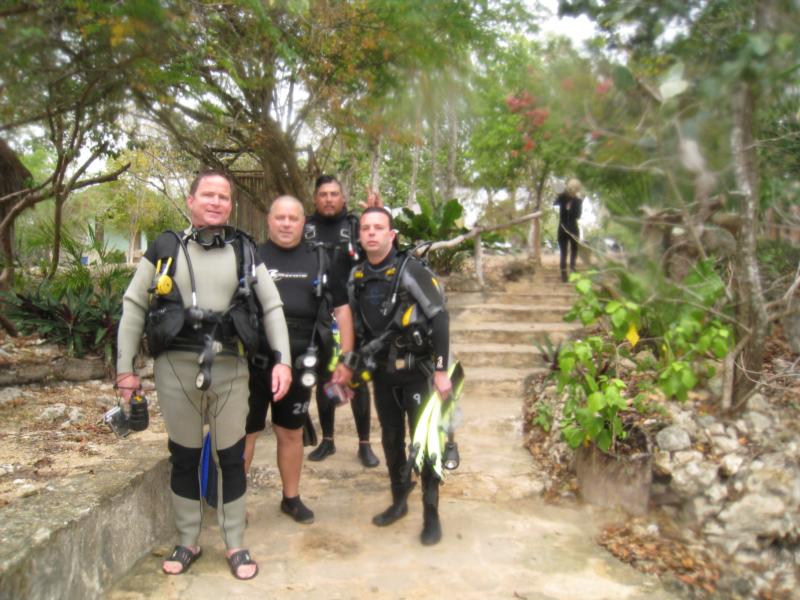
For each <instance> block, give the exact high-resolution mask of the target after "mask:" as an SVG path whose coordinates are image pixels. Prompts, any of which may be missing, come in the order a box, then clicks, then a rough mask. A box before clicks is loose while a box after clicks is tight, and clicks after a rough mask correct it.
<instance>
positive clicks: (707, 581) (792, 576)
mask: <svg viewBox="0 0 800 600" xmlns="http://www.w3.org/2000/svg"><path fill="white" fill-rule="evenodd" d="M799 363H800V359H798V357H797V355H794V354H793V353H792V351H791V349H790V347H789V344H788V342H787V340H786V339H785V338H784V337H783V336H782V334H781V332H780V331H776V332H775V335H774V336H773V337H772V338H771V340H770V342H769V347H768V351H767V361H766V365H765V369H766V371H767V376H766V378H765V381H766V382H767V385H764V386H762V387H761V388H760V389H759V392H758V393H756V394H754V395H753V396H752V397H751V398H750V400H749V402H748V405H747V407H746V408H745V409H744V410H743V411H741V412H740V413H739V414H737V415H736V416H734V417H725V416H722V415H719V414H717V410H716V398H717V397H718V394H719V391H720V389H721V381H719V380H718V379H711V380H709V381H708V382H707V383H706V385H705V388H704V389H698V390H696V391H695V392H694V393H692V394H690V398H689V400H688V401H687V402H686V403H684V404H680V403H677V402H668V401H666V400H664V399H663V398H660V397H658V396H654V397H653V398H652V404H651V408H652V413H651V414H649V415H647V416H646V417H645V418H643V419H641V420H640V423H641V424H642V425H643V426H644V427H645V428H646V429H647V430H648V432H649V433H650V437H651V438H652V440H653V451H654V452H653V456H654V460H653V467H652V469H653V483H652V486H651V497H650V511H649V513H648V514H647V516H645V517H639V518H635V519H629V520H626V521H625V522H621V523H619V524H613V525H609V526H607V527H606V528H605V529H604V531H603V532H602V533H601V535H600V536H599V537H598V543H600V544H601V545H603V546H604V547H606V548H607V549H608V550H609V551H610V552H611V553H612V554H614V555H615V556H617V557H618V558H619V559H620V560H622V561H624V562H627V563H629V564H631V565H633V566H634V567H636V568H637V569H640V570H642V571H644V572H647V573H656V574H659V575H661V576H662V577H663V578H665V579H670V580H672V581H673V582H678V584H679V585H680V586H681V587H683V590H684V592H685V593H686V594H687V595H689V596H691V597H698V598H706V597H713V598H731V597H737V598H753V597H755V598H763V599H770V598H798V597H800V592H798V591H797V588H798V582H799V581H800V579H799V577H800V543H799V541H800V445H799V442H800V437H798V433H800V420H798V417H800V367H799V366H798V364H799ZM630 375H632V373H629V376H630ZM527 396H528V400H527V409H526V410H527V413H528V415H527V418H526V419H525V420H526V422H527V423H528V424H529V427H528V433H527V445H528V447H529V449H530V451H531V453H532V455H533V457H534V460H535V461H536V463H537V465H538V466H539V468H540V471H541V472H542V473H543V474H544V475H543V478H544V490H545V491H544V495H545V497H546V498H548V499H550V500H551V501H553V502H556V503H560V504H564V503H569V502H573V501H575V500H576V498H577V497H578V483H577V478H576V474H575V468H574V454H575V453H574V452H573V451H572V450H571V449H569V448H568V447H567V446H566V444H565V443H564V442H563V441H561V439H560V436H559V435H558V433H557V432H556V431H551V432H549V433H548V432H545V431H543V430H542V429H541V428H540V427H538V426H536V425H535V424H534V423H535V420H536V417H537V414H538V412H539V408H538V407H539V406H540V404H541V403H544V404H547V405H548V406H550V407H551V410H552V411H553V412H554V413H555V414H556V415H557V414H558V410H559V407H560V406H561V405H562V403H563V399H561V398H559V394H558V393H557V389H556V387H555V384H554V382H553V381H552V380H551V379H549V378H547V377H546V376H539V377H536V378H532V379H531V380H530V381H529V385H528V389H527Z"/></svg>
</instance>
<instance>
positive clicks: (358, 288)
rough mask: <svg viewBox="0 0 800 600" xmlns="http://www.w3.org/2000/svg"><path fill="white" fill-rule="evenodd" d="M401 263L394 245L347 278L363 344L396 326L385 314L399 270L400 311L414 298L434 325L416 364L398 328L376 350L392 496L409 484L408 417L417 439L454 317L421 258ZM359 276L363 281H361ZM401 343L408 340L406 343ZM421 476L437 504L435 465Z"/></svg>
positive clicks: (426, 497) (444, 363) (444, 361)
mask: <svg viewBox="0 0 800 600" xmlns="http://www.w3.org/2000/svg"><path fill="white" fill-rule="evenodd" d="M399 262H400V261H399V260H398V256H397V252H396V251H395V250H392V251H391V252H390V253H389V255H388V256H387V257H386V258H385V259H384V260H383V261H382V262H381V263H380V264H378V265H371V264H369V263H368V262H365V263H364V264H363V265H362V266H360V267H358V268H357V269H354V270H353V272H351V274H350V279H349V282H348V289H349V294H350V305H351V308H352V310H353V318H354V320H355V321H356V322H357V323H358V325H359V327H358V328H359V329H360V337H359V346H360V347H361V348H363V346H364V344H366V343H368V342H370V341H372V340H374V339H376V338H379V337H381V336H382V335H383V334H384V333H385V332H386V331H387V330H390V331H391V330H392V328H393V325H392V321H393V316H394V315H396V314H397V311H396V310H391V311H389V312H388V314H384V313H385V312H386V311H383V310H382V308H383V307H384V306H385V302H386V301H387V299H388V298H389V297H390V294H391V290H392V284H393V281H394V277H397V276H398V275H399V276H401V277H402V279H401V282H400V285H399V288H398V290H399V293H398V302H397V304H398V307H397V310H399V311H404V310H405V309H406V308H407V307H408V306H410V305H411V304H412V303H415V304H417V306H418V307H419V309H420V310H421V311H422V313H423V314H424V315H425V317H426V321H427V323H428V325H429V327H430V333H427V332H426V333H425V334H424V337H425V342H426V343H425V344H424V345H423V347H421V348H419V349H418V350H416V351H415V352H414V360H413V363H414V366H413V367H412V368H406V366H407V365H408V364H409V363H410V361H408V360H407V354H408V352H407V351H406V350H403V351H397V350H396V348H397V346H398V344H397V341H396V340H397V338H398V337H401V336H402V335H403V333H401V332H400V331H399V330H397V331H396V335H395V332H392V333H391V334H390V335H389V336H388V338H387V339H386V343H385V344H383V346H382V349H381V351H379V352H378V353H377V354H376V355H375V359H376V363H377V368H376V369H375V371H374V373H373V384H374V390H375V409H376V410H377V411H378V420H379V421H380V424H381V442H382V444H383V451H384V454H385V457H386V466H387V468H388V470H389V478H390V480H391V484H392V494H393V497H397V496H401V495H402V489H403V488H404V487H405V486H406V485H408V482H406V481H404V480H403V477H404V473H403V471H404V467H405V464H406V444H405V432H406V421H407V422H408V429H409V431H410V437H411V438H412V439H413V437H414V428H415V426H416V422H417V414H418V412H419V410H420V408H421V406H422V403H423V402H424V400H425V399H426V398H427V397H428V396H429V394H430V392H431V389H432V384H433V371H434V370H441V371H446V370H447V367H448V355H449V317H448V314H447V310H446V309H445V306H444V296H443V294H442V292H441V290H440V288H439V286H438V284H437V282H436V279H435V277H434V276H433V274H432V273H431V272H430V271H429V270H428V269H427V268H426V267H425V266H424V265H423V264H422V263H421V262H419V261H418V260H416V259H413V258H411V259H409V260H408V263H407V264H406V266H405V268H404V269H401V268H400V265H399ZM392 269H394V272H392ZM357 271H360V274H358V273H357ZM400 271H402V274H400ZM356 280H360V281H361V283H356ZM400 314H402V312H401V313H400ZM426 329H427V328H426ZM401 345H405V344H403V343H402V342H401ZM393 347H394V348H395V349H394V350H393V349H392V348H393ZM421 477H422V486H423V503H424V504H426V505H432V506H436V505H437V504H438V493H439V492H438V489H439V481H438V479H437V478H436V476H435V475H434V473H433V471H432V469H431V468H430V466H428V465H425V467H424V468H423V470H422V473H421Z"/></svg>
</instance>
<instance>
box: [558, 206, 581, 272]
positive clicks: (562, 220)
mask: <svg viewBox="0 0 800 600" xmlns="http://www.w3.org/2000/svg"><path fill="white" fill-rule="evenodd" d="M582 204H583V200H582V199H581V198H575V197H573V196H570V195H569V194H567V193H566V192H562V193H561V194H559V195H558V197H557V198H556V201H555V203H554V205H555V206H558V248H559V250H560V251H561V263H560V266H561V279H562V280H563V281H567V253H569V270H570V272H571V271H574V270H575V260H576V259H577V257H578V240H580V229H579V228H578V220H579V219H580V218H581V210H582Z"/></svg>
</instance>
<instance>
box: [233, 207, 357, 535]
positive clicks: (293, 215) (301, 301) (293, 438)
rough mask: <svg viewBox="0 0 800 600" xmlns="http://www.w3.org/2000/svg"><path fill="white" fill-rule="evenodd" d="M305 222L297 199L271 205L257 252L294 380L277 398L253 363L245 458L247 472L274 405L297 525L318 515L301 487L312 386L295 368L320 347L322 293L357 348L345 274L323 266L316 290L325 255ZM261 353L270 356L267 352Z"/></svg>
mask: <svg viewBox="0 0 800 600" xmlns="http://www.w3.org/2000/svg"><path fill="white" fill-rule="evenodd" d="M304 223H305V215H304V213H303V205H302V203H301V202H300V201H299V200H298V199H297V198H294V197H292V196H281V197H279V198H277V199H276V200H275V201H274V202H273V203H272V205H271V206H270V210H269V215H268V216H267V226H268V230H269V241H268V242H267V243H266V244H262V245H261V246H259V248H258V254H259V258H260V259H261V260H262V261H264V264H265V265H266V267H267V270H268V271H269V274H270V276H271V277H272V280H273V281H274V282H275V286H276V287H277V288H278V292H279V293H280V296H281V300H282V301H283V307H284V314H285V315H286V324H287V326H288V329H289V343H290V346H291V354H292V365H293V367H292V375H293V377H292V385H291V387H290V388H289V392H288V393H287V394H286V396H285V397H284V398H282V399H280V400H275V399H273V396H272V392H271V390H270V388H269V386H267V385H266V383H265V382H266V381H267V379H266V377H265V375H264V374H263V373H264V370H265V367H267V365H265V364H258V363H259V361H258V360H255V361H251V365H250V401H249V405H250V413H249V414H248V417H247V426H246V432H247V437H246V442H245V452H244V455H245V472H247V471H249V469H250V464H251V462H252V460H253V454H254V452H255V444H256V439H257V438H258V436H259V435H260V434H261V432H262V431H263V430H264V426H265V421H266V417H267V409H268V407H269V406H271V407H272V425H273V429H274V430H275V436H276V437H277V441H278V448H277V454H278V470H279V471H280V474H281V482H282V484H283V499H282V500H281V511H283V512H284V513H286V514H288V515H289V516H291V517H292V518H293V519H294V520H295V521H297V522H298V523H306V524H307V523H312V522H313V521H314V513H313V512H312V511H311V510H310V509H309V508H308V507H306V506H305V505H304V504H303V502H302V501H301V500H300V489H299V487H300V471H301V469H302V466H303V424H304V422H305V420H306V418H307V416H308V406H309V404H310V402H311V388H310V387H307V386H305V385H304V384H303V382H302V377H301V376H302V374H303V371H304V369H303V368H302V366H300V365H298V364H297V362H298V361H297V359H298V357H300V356H302V355H304V354H306V353H307V352H308V351H309V349H310V347H312V346H318V345H319V333H318V331H317V327H318V325H319V323H318V315H319V313H320V304H321V303H322V302H323V297H322V293H323V292H325V291H327V292H329V294H330V299H331V304H332V306H333V312H334V315H335V317H336V321H337V323H338V324H339V327H340V328H341V339H342V350H343V352H351V351H352V350H353V346H354V333H353V318H352V313H351V310H350V306H349V305H348V298H347V287H346V283H345V282H346V280H347V272H344V271H337V270H336V265H325V264H323V270H324V271H325V272H326V273H327V278H325V277H323V278H322V281H327V285H323V286H322V287H319V286H317V282H318V281H319V280H320V275H321V274H322V273H321V269H320V254H322V252H321V251H320V249H317V248H314V247H312V246H311V245H310V244H307V243H304V242H303V239H302V237H303V226H304ZM323 257H324V254H323ZM325 262H327V261H325ZM263 343H266V340H263ZM263 350H264V354H265V355H267V349H266V348H264V349H263ZM318 358H319V357H318ZM254 363H255V364H254ZM267 368H268V367H267ZM351 376H352V370H350V369H347V368H346V367H345V366H344V365H338V366H337V367H336V369H335V370H334V372H333V375H332V377H331V380H332V381H334V382H335V383H339V384H343V385H347V384H348V383H349V382H350V378H351ZM324 383H326V382H324V381H317V388H318V389H320V388H322V386H323V385H324ZM312 385H313V383H312Z"/></svg>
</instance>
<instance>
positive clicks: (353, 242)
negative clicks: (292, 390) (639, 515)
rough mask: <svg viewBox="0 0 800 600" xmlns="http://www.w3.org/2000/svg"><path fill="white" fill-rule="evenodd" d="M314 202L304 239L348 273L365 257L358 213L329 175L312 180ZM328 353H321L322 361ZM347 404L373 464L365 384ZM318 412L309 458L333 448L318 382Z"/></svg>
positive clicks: (366, 461) (330, 411)
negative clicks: (348, 205)
mask: <svg viewBox="0 0 800 600" xmlns="http://www.w3.org/2000/svg"><path fill="white" fill-rule="evenodd" d="M379 203H380V199H379V197H378V196H377V194H375V193H370V195H369V197H368V198H367V204H368V205H372V204H379ZM314 206H315V208H316V211H315V212H314V214H313V215H311V216H310V217H309V218H308V219H306V227H305V233H304V237H305V239H306V240H307V241H308V242H310V243H312V244H314V243H322V244H324V245H325V248H326V249H327V250H328V256H329V257H330V260H331V262H332V263H334V264H336V265H337V271H339V270H344V272H345V273H349V272H350V269H351V268H352V267H353V266H354V265H356V264H358V263H359V262H361V261H362V260H363V258H364V257H363V256H362V250H361V247H360V245H359V243H358V217H357V216H355V215H354V214H352V213H350V212H348V210H347V208H346V206H345V198H344V194H343V193H342V186H341V185H340V183H339V181H338V180H337V179H336V178H335V177H333V176H332V175H321V176H320V177H318V178H317V180H316V182H315V184H314ZM340 330H341V328H340ZM331 347H332V344H329V349H330V348H331ZM329 356H330V355H328V356H324V355H323V357H322V358H323V363H324V362H325V361H326V359H328V358H329ZM350 406H351V408H352V410H353V417H354V419H355V423H356V431H357V432H358V457H359V459H360V460H361V464H363V465H364V466H365V467H376V466H378V464H379V463H380V461H379V460H378V457H377V456H375V453H374V452H373V451H372V447H371V446H370V443H369V430H370V397H369V388H367V386H360V387H359V388H358V389H356V391H355V397H354V398H353V399H352V400H351V402H350ZM317 412H318V413H319V421H320V426H321V428H322V441H321V442H320V443H319V446H317V447H316V448H315V449H314V450H313V451H312V452H311V453H310V454H309V455H308V459H309V460H313V461H320V460H325V459H326V458H327V457H328V456H330V455H331V454H333V453H334V452H336V445H335V444H334V441H333V432H334V415H335V407H334V406H333V405H332V404H331V402H330V401H329V400H328V398H327V397H326V396H325V393H324V391H323V390H322V389H321V388H320V387H319V386H318V387H317Z"/></svg>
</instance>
